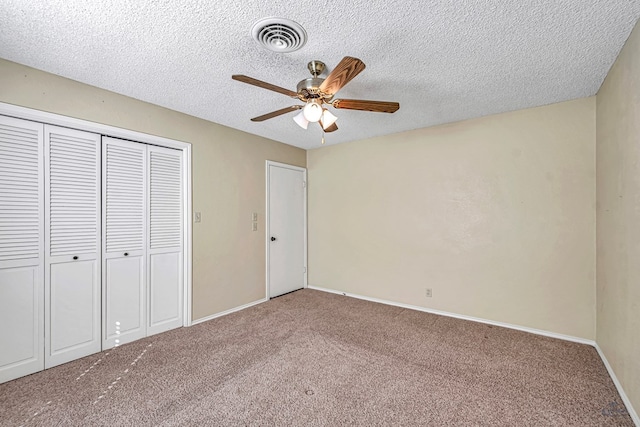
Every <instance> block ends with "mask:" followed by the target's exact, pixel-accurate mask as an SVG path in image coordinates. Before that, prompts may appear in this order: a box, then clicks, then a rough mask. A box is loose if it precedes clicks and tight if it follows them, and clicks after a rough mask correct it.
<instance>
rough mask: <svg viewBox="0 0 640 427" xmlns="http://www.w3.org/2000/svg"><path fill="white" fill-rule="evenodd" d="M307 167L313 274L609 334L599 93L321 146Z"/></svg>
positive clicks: (358, 288) (389, 294)
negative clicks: (600, 237)
mask: <svg viewBox="0 0 640 427" xmlns="http://www.w3.org/2000/svg"><path fill="white" fill-rule="evenodd" d="M307 167H308V173H309V196H308V197H309V199H308V204H309V284H310V285H312V286H319V287H325V288H330V289H335V290H339V291H344V292H348V293H354V294H360V295H365V296H369V297H375V298H382V299H386V300H391V301H395V302H400V303H406V304H412V305H417V306H422V307H428V308H433V309H438V310H444V311H448V312H452V313H459V314H464V315H468V316H475V317H479V318H484V319H491V320H495V321H501V322H508V323H512V324H515V325H521V326H526V327H532V328H538V329H542V330H546V331H552V332H556V333H561V334H567V335H571V336H576V337H581V338H586V339H594V338H595V208H594V205H595V98H593V97H592V98H585V99H580V100H576V101H571V102H565V103H561V104H555V105H550V106H545V107H539V108H533V109H528V110H522V111H517V112H512V113H506V114H499V115H494V116H489V117H484V118H480V119H476V120H468V121H464V122H459V123H454V124H449V125H444V126H437V127H432V128H427V129H419V130H415V131H410V132H403V133H399V134H395V135H390V136H385V137H379V138H373V139H369V140H363V141H357V142H352V143H348V144H341V145H335V146H329V147H324V148H319V149H315V150H310V151H308V153H307ZM425 288H432V289H433V297H432V298H426V297H425Z"/></svg>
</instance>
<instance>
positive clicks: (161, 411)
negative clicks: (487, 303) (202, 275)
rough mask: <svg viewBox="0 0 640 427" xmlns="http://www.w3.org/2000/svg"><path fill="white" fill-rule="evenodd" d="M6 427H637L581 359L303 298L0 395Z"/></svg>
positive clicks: (8, 387)
mask: <svg viewBox="0 0 640 427" xmlns="http://www.w3.org/2000/svg"><path fill="white" fill-rule="evenodd" d="M0 424H1V425H2V426H25V427H26V426H34V425H42V426H93V425H104V426H115V425H118V426H148V425H160V426H173V425H181V426H192V425H193V426H209V425H210V426H236V425H238V426H245V425H252V426H253V425H255V426H258V425H260V426H270V425H278V426H316V425H317V426H325V425H326V426H339V425H359V426H371V425H406V426H411V425H417V426H445V425H452V426H470V425H483V426H500V425H502V426H633V423H632V421H631V419H630V417H629V416H628V414H627V413H626V411H625V410H624V406H623V405H622V403H621V400H620V396H619V395H618V393H617V391H616V389H615V386H614V384H613V383H612V381H611V379H610V377H609V376H608V374H607V372H606V369H605V367H604V366H603V364H602V362H601V360H600V359H599V357H598V354H597V353H596V351H595V350H594V349H593V348H592V347H590V346H587V345H581V344H575V343H569V342H565V341H560V340H556V339H551V338H546V337H540V336H536V335H531V334H527V333H523V332H518V331H514V330H510V329H504V328H499V327H492V326H488V325H484V324H479V323H473V322H468V321H463V320H457V319H451V318H447V317H441V316H436V315H431V314H426V313H421V312H416V311H411V310H406V309H402V308H397V307H391V306H386V305H381V304H375V303H370V302H366V301H360V300H356V299H352V298H348V297H343V296H339V295H333V294H327V293H323V292H318V291H313V290H302V291H298V292H294V293H292V294H288V295H285V296H282V297H280V298H276V299H274V300H271V301H269V302H267V303H264V304H260V305H257V306H254V307H252V308H249V309H246V310H244V311H241V312H238V313H235V314H231V315H228V316H225V317H222V318H219V319H216V320H212V321H209V322H205V323H202V324H200V325H196V326H193V327H191V328H182V329H178V330H174V331H170V332H167V333H164V334H160V335H156V336H153V337H149V338H146V339H144V340H140V341H137V342H135V343H131V344H128V345H124V346H122V347H120V348H117V349H115V350H112V351H109V352H102V353H99V354H96V355H93V356H90V357H86V358H84V359H80V360H77V361H74V362H71V363H68V364H65V365H62V366H59V367H56V368H53V369H50V370H47V371H44V372H40V373H37V374H34V375H30V376H28V377H25V378H21V379H18V380H15V381H11V382H8V383H5V384H1V385H0Z"/></svg>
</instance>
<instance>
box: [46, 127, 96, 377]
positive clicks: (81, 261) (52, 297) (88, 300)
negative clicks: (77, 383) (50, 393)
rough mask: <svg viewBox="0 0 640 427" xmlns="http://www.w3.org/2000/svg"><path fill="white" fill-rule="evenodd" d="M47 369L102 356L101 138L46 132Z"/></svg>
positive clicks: (53, 129) (58, 130)
mask: <svg viewBox="0 0 640 427" xmlns="http://www.w3.org/2000/svg"><path fill="white" fill-rule="evenodd" d="M44 153H45V328H46V329H45V331H46V332H45V368H50V367H52V366H56V365H59V364H61V363H65V362H68V361H70V360H74V359H78V358H80V357H83V356H86V355H89V354H92V353H96V352H99V351H100V350H101V348H102V341H101V339H100V322H101V316H100V281H101V274H100V264H101V249H102V248H101V245H100V239H101V230H100V220H101V218H100V135H97V134H92V133H88V132H81V131H77V130H72V129H66V128H60V127H55V126H49V125H46V126H45V150H44Z"/></svg>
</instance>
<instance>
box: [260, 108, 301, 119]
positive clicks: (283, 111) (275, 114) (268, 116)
mask: <svg viewBox="0 0 640 427" xmlns="http://www.w3.org/2000/svg"><path fill="white" fill-rule="evenodd" d="M302 107H303V106H302V105H292V106H291V107H287V108H282V109H280V110H277V111H272V112H270V113H267V114H263V115H261V116H258V117H254V118H253V119H251V121H252V122H263V121H265V120H267V119H272V118H274V117H278V116H281V115H283V114H286V113H290V112H291V111H296V110H299V109H301V108H302Z"/></svg>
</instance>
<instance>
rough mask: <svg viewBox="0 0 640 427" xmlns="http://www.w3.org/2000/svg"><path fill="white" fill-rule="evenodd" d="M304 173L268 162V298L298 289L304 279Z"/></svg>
mask: <svg viewBox="0 0 640 427" xmlns="http://www.w3.org/2000/svg"><path fill="white" fill-rule="evenodd" d="M305 206H306V171H305V170H304V169H302V168H299V167H296V166H289V165H284V164H281V163H275V162H267V260H268V261H267V289H268V295H269V298H273V297H276V296H278V295H282V294H285V293H287V292H291V291H295V290H297V289H301V288H303V287H304V285H305V277H306V207H305Z"/></svg>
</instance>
